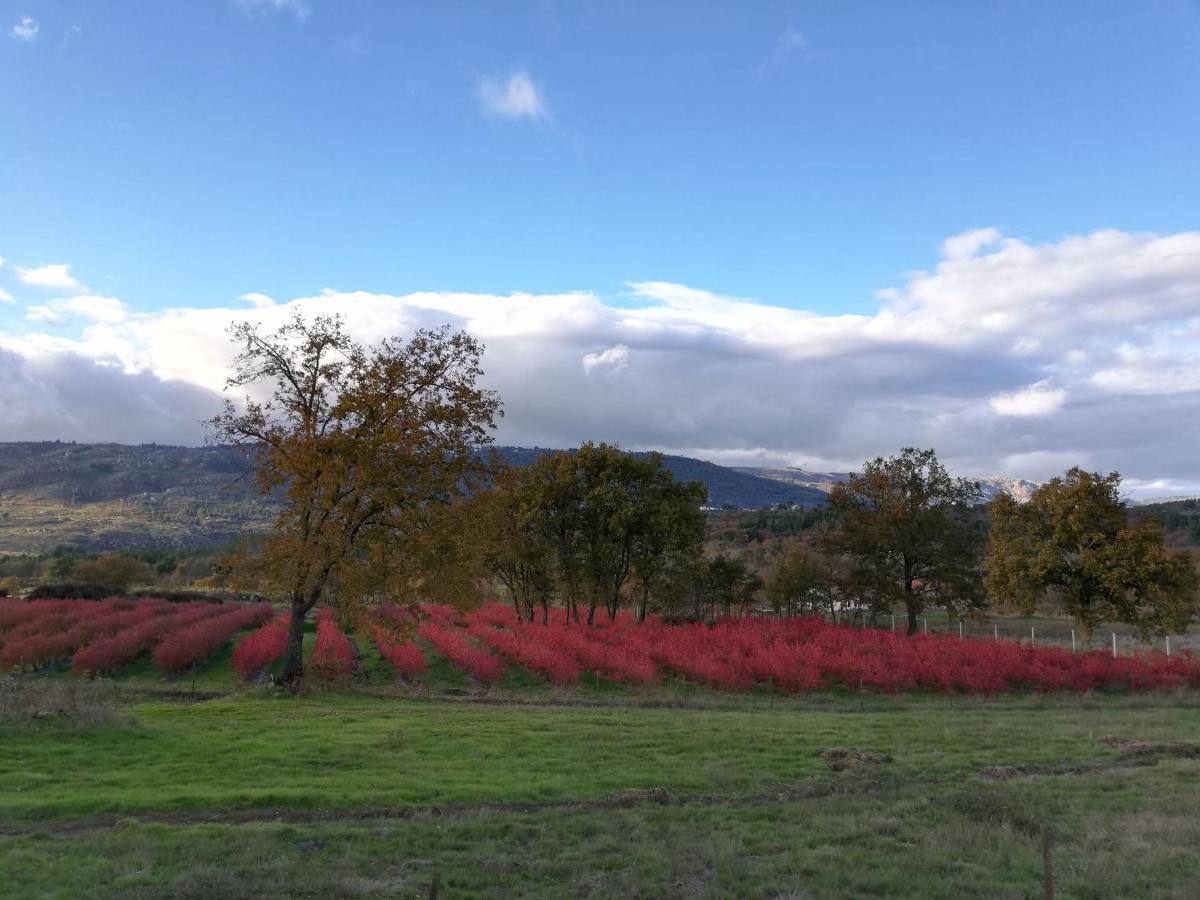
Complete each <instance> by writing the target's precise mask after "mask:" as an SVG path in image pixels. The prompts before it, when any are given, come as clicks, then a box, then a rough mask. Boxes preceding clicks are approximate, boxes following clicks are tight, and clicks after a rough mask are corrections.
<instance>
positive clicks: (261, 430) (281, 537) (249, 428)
mask: <svg viewBox="0 0 1200 900" xmlns="http://www.w3.org/2000/svg"><path fill="white" fill-rule="evenodd" d="M230 336H231V338H232V339H233V340H234V341H236V342H237V344H238V345H239V346H240V352H239V354H238V356H237V357H236V360H235V369H234V375H233V376H232V377H231V378H230V379H229V382H228V387H229V388H242V389H243V390H245V391H246V392H247V395H246V396H245V397H244V398H243V400H242V402H241V403H235V402H234V401H233V400H232V399H229V400H226V403H225V409H224V411H223V412H222V413H221V414H220V415H219V416H217V417H215V418H214V419H213V420H212V422H211V427H212V433H213V435H214V437H215V438H216V439H217V440H218V441H221V442H225V443H229V444H233V445H236V446H239V447H243V448H246V449H247V450H249V451H250V452H251V454H252V456H253V459H254V462H255V464H256V467H257V468H256V473H257V484H258V487H259V489H260V490H261V491H262V492H264V493H269V492H274V491H282V493H283V495H284V497H285V498H286V503H285V504H284V507H283V510H282V512H281V513H280V514H279V517H278V520H277V521H276V523H275V528H274V530H273V531H272V532H271V533H270V534H269V535H268V536H267V537H266V539H265V540H264V541H263V542H262V544H261V546H260V547H259V548H258V552H257V553H256V554H254V555H253V556H250V557H247V558H246V559H245V562H246V563H247V564H248V565H250V566H252V567H253V568H254V571H255V574H256V575H257V576H258V578H259V579H260V580H261V581H263V582H265V583H266V584H267V585H269V586H271V587H273V588H275V589H276V590H278V591H280V592H282V593H284V594H286V596H287V599H288V602H289V604H290V606H291V613H292V624H291V632H290V634H289V638H288V649H287V656H286V661H285V664H284V669H283V674H282V681H283V682H285V683H294V682H296V681H298V680H299V679H300V678H301V677H302V675H303V672H304V656H303V640H304V621H305V616H306V615H307V614H308V612H309V611H310V610H311V609H312V608H313V607H314V606H316V605H317V604H318V603H319V602H322V601H324V602H333V603H337V602H340V601H341V600H349V599H351V598H348V597H346V598H340V597H338V596H337V594H336V592H335V590H334V589H335V588H336V587H337V586H338V585H344V586H349V585H353V586H354V589H355V591H356V592H357V593H359V594H360V595H361V594H362V593H363V592H364V591H365V590H366V589H367V587H368V586H370V585H383V584H386V582H387V578H388V575H389V571H388V569H389V567H388V566H387V565H381V564H380V563H381V560H389V559H397V558H398V557H401V556H403V555H404V552H405V547H406V545H411V544H413V543H414V542H416V541H418V540H419V539H420V537H421V536H422V533H423V531H424V530H426V529H427V527H428V525H429V523H430V522H431V521H432V519H433V518H434V514H435V512H436V510H437V509H438V508H439V507H442V506H444V505H445V504H447V503H450V502H452V501H453V500H454V499H455V498H456V497H459V496H460V495H462V494H463V493H464V492H465V491H467V490H469V489H470V487H471V486H472V485H473V483H474V482H475V480H476V479H477V477H478V476H479V474H480V473H481V470H482V468H483V464H482V462H481V460H480V458H479V456H478V454H477V453H476V452H475V450H476V449H477V448H478V447H479V446H481V445H483V444H486V443H488V442H490V440H491V435H490V431H491V429H493V428H494V427H495V419H496V418H497V417H498V416H499V415H500V414H501V412H500V401H499V399H498V397H497V396H496V394H495V393H493V392H491V391H487V390H483V389H481V388H479V387H478V386H477V383H478V381H479V378H480V376H481V375H482V374H483V373H482V369H481V368H480V356H481V354H482V352H483V347H482V345H481V344H480V343H479V342H478V341H476V340H475V339H474V338H472V337H471V336H470V335H468V334H466V333H464V332H456V331H452V330H451V329H450V327H449V326H444V327H442V328H438V329H434V330H420V331H417V332H416V333H415V334H413V335H412V336H411V337H409V338H408V339H402V338H398V337H393V338H386V339H384V340H382V341H381V342H379V343H378V344H376V345H374V346H370V347H365V346H362V345H360V344H358V343H356V342H355V341H353V340H352V339H351V338H350V337H349V336H348V335H347V334H346V331H345V328H344V325H343V322H342V320H341V318H340V317H324V316H323V317H317V318H314V319H312V320H311V321H306V320H305V319H304V318H303V317H302V316H301V315H300V314H299V313H297V314H296V315H295V316H294V317H293V318H292V319H291V320H290V321H288V322H287V323H286V324H285V325H283V326H282V327H281V328H279V329H278V330H277V331H275V332H273V333H270V334H264V333H263V332H262V331H261V330H260V326H258V325H256V324H250V323H242V324H237V325H234V326H233V327H232V328H231V329H230ZM263 389H266V391H268V392H269V394H270V396H269V397H265V396H264V394H263V392H262V390H263Z"/></svg>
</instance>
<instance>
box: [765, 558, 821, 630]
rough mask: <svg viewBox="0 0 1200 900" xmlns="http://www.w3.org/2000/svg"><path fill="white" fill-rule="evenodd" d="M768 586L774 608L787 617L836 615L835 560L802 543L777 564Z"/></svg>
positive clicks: (767, 582)
mask: <svg viewBox="0 0 1200 900" xmlns="http://www.w3.org/2000/svg"><path fill="white" fill-rule="evenodd" d="M765 586H766V594H767V600H768V601H769V602H770V604H771V606H772V607H773V608H774V609H775V610H776V611H778V612H782V613H784V614H785V615H789V616H790V615H794V614H795V613H800V614H801V615H821V614H822V613H824V612H829V613H830V614H833V613H834V612H835V601H836V597H837V594H838V578H837V572H836V571H835V563H834V560H833V559H831V558H830V557H829V556H827V555H826V554H824V553H821V552H819V551H818V550H815V549H813V548H812V547H808V546H805V545H804V544H803V543H801V542H799V541H795V542H793V543H792V544H791V545H789V546H788V548H787V549H786V550H785V551H784V552H783V555H782V556H780V557H779V559H777V560H776V561H775V565H774V566H773V567H772V569H771V571H770V574H768V576H767V578H766V585H765Z"/></svg>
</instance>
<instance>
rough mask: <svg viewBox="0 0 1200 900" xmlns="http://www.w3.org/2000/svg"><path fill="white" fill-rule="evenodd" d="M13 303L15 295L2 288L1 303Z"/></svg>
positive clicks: (0, 290)
mask: <svg viewBox="0 0 1200 900" xmlns="http://www.w3.org/2000/svg"><path fill="white" fill-rule="evenodd" d="M12 302H13V295H12V294H10V293H9V292H8V291H6V290H5V289H4V288H0V303H12Z"/></svg>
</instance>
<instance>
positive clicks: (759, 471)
mask: <svg viewBox="0 0 1200 900" xmlns="http://www.w3.org/2000/svg"><path fill="white" fill-rule="evenodd" d="M733 471H735V472H742V473H744V474H746V475H754V476H757V477H759V478H769V479H771V480H772V481H779V482H782V483H783V484H790V485H794V486H796V487H803V488H808V489H810V490H817V491H821V492H822V493H826V494H827V493H829V492H830V491H831V490H833V487H834V485H837V484H842V483H844V482H845V481H847V480H849V478H850V474H849V473H848V472H809V471H806V470H804V469H795V468H752V467H748V466H741V467H738V468H736V469H734V470H733ZM976 480H977V481H978V482H979V486H980V488H981V489H982V491H983V499H984V501H985V502H986V501H988V500H991V499H992V498H993V497H995V496H996V495H997V494H999V493H1000V492H1002V491H1003V492H1006V493H1009V494H1011V495H1012V496H1013V497H1015V498H1016V499H1017V500H1020V501H1022V502H1023V501H1025V500H1028V499H1029V497H1030V495H1031V494H1032V493H1033V492H1034V491H1035V490H1037V487H1038V484H1037V482H1036V481H1028V480H1026V479H1023V478H1004V477H993V478H979V479H976Z"/></svg>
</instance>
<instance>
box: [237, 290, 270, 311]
mask: <svg viewBox="0 0 1200 900" xmlns="http://www.w3.org/2000/svg"><path fill="white" fill-rule="evenodd" d="M238 299H239V300H245V301H246V302H247V303H249V304H250V305H251V306H253V307H254V308H255V309H263V308H264V307H267V306H274V305H275V300H274V298H272V297H268V296H267V295H266V294H257V293H253V292H252V293H249V294H242V296H240V297H238Z"/></svg>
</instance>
